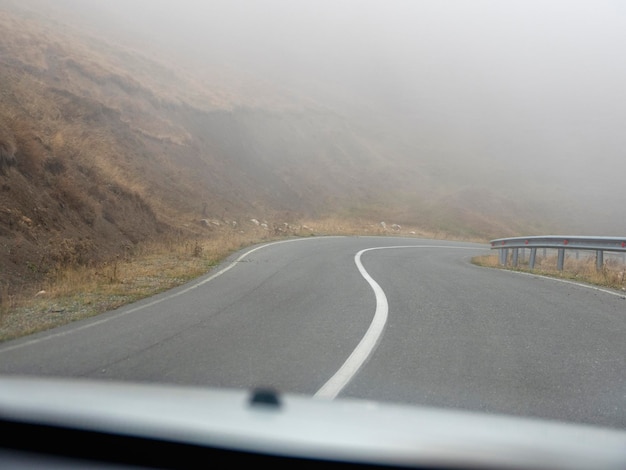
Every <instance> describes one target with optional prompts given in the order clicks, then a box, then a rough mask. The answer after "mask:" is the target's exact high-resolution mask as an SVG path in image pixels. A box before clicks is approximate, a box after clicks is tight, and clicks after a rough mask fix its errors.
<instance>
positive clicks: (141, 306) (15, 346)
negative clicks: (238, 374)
mask: <svg viewBox="0 0 626 470" xmlns="http://www.w3.org/2000/svg"><path fill="white" fill-rule="evenodd" d="M324 238H331V237H324ZM332 238H335V237H332ZM320 239H321V238H292V239H289V240H279V241H275V242H270V243H266V244H264V245H260V246H257V247H256V248H253V249H251V250H249V251H246V252H245V253H243V254H242V255H241V256H239V257H238V258H237V259H236V260H235V261H233V262H232V263H230V264H229V265H228V266H226V267H225V268H223V269H220V270H219V271H218V272H216V273H215V274H213V275H211V276H209V277H207V278H206V279H203V280H202V281H200V282H197V283H195V284H193V285H191V286H189V287H187V288H186V289H183V290H180V291H178V292H176V293H173V294H170V295H166V296H165V297H162V298H160V299H157V300H153V301H152V302H148V303H147V304H144V305H139V306H137V307H134V308H131V309H129V310H124V311H122V312H120V313H118V314H116V315H112V316H110V317H106V318H102V319H100V320H97V321H94V322H92V323H88V324H86V325H83V326H79V327H76V328H72V329H70V330H66V331H61V332H59V333H54V334H50V335H47V336H42V337H41V338H36V339H31V340H29V341H25V342H23V343H18V344H14V345H12V346H8V347H5V348H2V347H0V354H2V353H4V352H8V351H13V350H15V349H19V348H22V347H24V346H30V345H33V344H37V343H41V342H43V341H47V340H49V339H52V338H58V337H61V336H65V335H69V334H72V333H76V332H78V331H82V330H86V329H87V328H91V327H93V326H96V325H101V324H102V323H106V322H108V321H111V320H114V319H116V318H120V317H123V316H126V315H129V314H131V313H134V312H136V311H138V310H142V309H144V308H148V307H152V306H153V305H156V304H158V303H160V302H163V301H165V300H169V299H173V298H174V297H178V296H179V295H183V294H186V293H187V292H189V291H190V290H192V289H196V288H198V287H200V286H201V285H203V284H206V283H207V282H210V281H212V280H213V279H215V278H216V277H218V276H221V275H222V274H224V273H225V272H226V271H229V270H230V269H232V268H233V267H235V266H236V265H237V263H239V262H240V261H242V260H243V259H244V258H245V257H246V256H248V255H251V254H252V253H254V252H255V251H258V250H260V249H262V248H267V247H268V246H273V245H279V244H281V243H289V242H296V241H302V240H320ZM122 308H123V307H122Z"/></svg>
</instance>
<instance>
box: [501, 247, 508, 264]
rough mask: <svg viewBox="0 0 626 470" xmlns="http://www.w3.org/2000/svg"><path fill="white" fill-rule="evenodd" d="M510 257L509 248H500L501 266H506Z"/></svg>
mask: <svg viewBox="0 0 626 470" xmlns="http://www.w3.org/2000/svg"><path fill="white" fill-rule="evenodd" d="M508 257H509V250H508V248H500V266H506V259H507V258H508Z"/></svg>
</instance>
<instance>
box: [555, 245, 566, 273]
mask: <svg viewBox="0 0 626 470" xmlns="http://www.w3.org/2000/svg"><path fill="white" fill-rule="evenodd" d="M558 251H559V254H558V257H557V261H556V269H558V270H559V271H563V261H564V260H565V248H559V250H558Z"/></svg>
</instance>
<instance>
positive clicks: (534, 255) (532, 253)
mask: <svg viewBox="0 0 626 470" xmlns="http://www.w3.org/2000/svg"><path fill="white" fill-rule="evenodd" d="M536 259H537V248H531V249H530V259H529V260H528V267H529V268H530V269H535V260H536Z"/></svg>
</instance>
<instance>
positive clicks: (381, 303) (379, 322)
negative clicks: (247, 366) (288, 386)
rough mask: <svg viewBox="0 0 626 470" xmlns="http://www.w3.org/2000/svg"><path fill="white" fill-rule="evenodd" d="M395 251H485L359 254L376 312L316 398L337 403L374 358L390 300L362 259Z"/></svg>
mask: <svg viewBox="0 0 626 470" xmlns="http://www.w3.org/2000/svg"><path fill="white" fill-rule="evenodd" d="M394 248H452V249H462V250H484V249H485V248H480V247H464V246H438V245H403V246H377V247H374V248H366V249H365V250H361V251H359V252H358V253H357V254H356V255H355V256H354V263H355V264H356V267H357V268H358V270H359V272H360V273H361V276H363V278H364V279H365V280H366V281H367V282H368V283H369V285H370V286H371V287H372V290H373V291H374V295H375V297H376V311H375V312H374V318H373V319H372V323H370V326H369V328H368V329H367V331H366V332H365V335H364V336H363V338H361V341H360V342H359V344H358V345H357V346H356V348H354V351H352V354H350V356H349V357H348V359H346V362H344V363H343V365H342V366H341V367H340V368H339V370H338V371H337V372H335V375H333V376H332V377H331V378H330V379H329V380H328V381H327V382H326V383H325V384H324V385H323V386H322V388H320V389H319V390H318V391H317V392H316V393H315V395H314V397H316V398H325V399H330V400H332V399H334V398H336V397H337V395H338V394H339V393H340V392H341V390H343V388H344V387H345V386H346V385H348V383H349V382H350V381H351V380H352V378H353V377H354V376H355V375H356V374H357V372H358V371H359V369H360V368H361V366H362V365H363V364H364V363H365V361H367V359H368V358H369V357H370V356H371V355H372V353H373V352H374V350H375V349H376V346H377V345H378V342H379V341H380V338H381V337H382V334H383V331H384V329H385V325H386V324H387V318H388V313H389V303H388V302H387V296H385V292H384V291H383V289H382V288H381V287H380V285H379V284H378V283H377V282H376V281H375V280H374V278H372V276H370V275H369V273H368V272H367V271H366V270H365V268H364V267H363V264H362V263H361V255H363V253H366V252H368V251H373V250H387V249H394Z"/></svg>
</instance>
